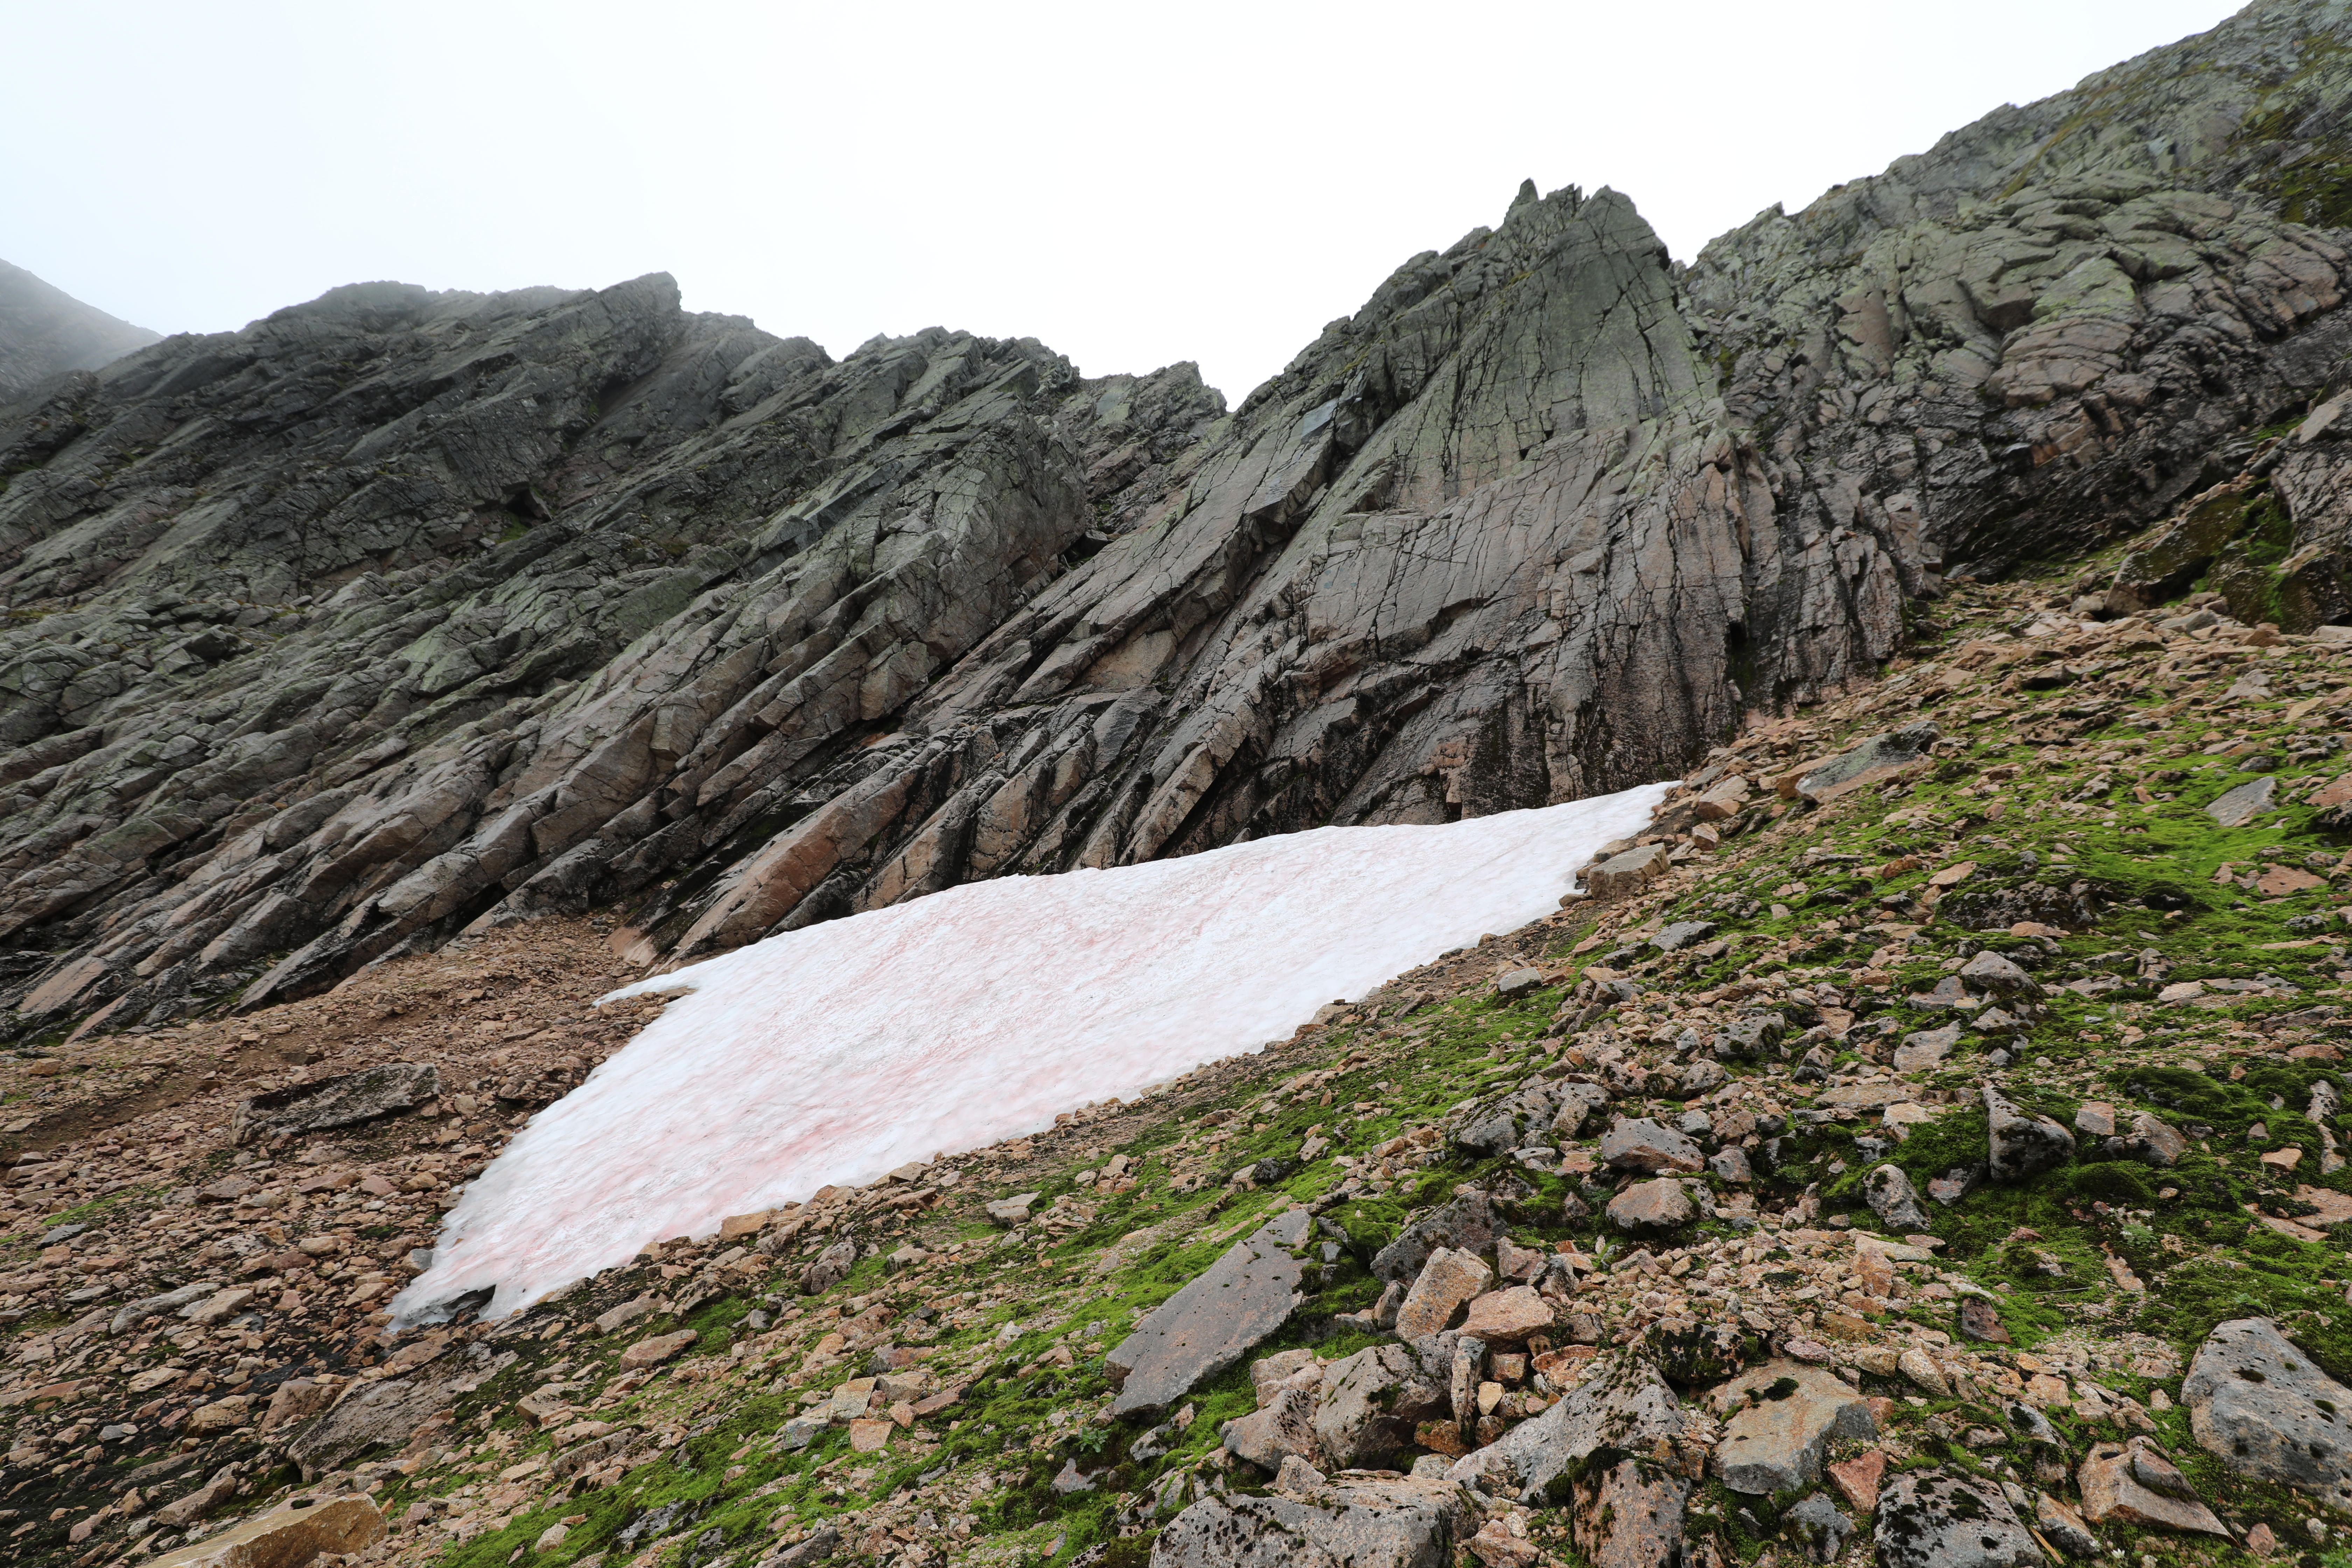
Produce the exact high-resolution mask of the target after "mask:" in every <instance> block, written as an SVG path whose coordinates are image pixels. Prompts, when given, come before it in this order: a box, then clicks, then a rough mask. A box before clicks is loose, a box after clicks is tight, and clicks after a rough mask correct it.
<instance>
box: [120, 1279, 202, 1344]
mask: <svg viewBox="0 0 2352 1568" xmlns="http://www.w3.org/2000/svg"><path fill="white" fill-rule="evenodd" d="M220 1288H221V1286H220V1281H219V1280H217V1279H209V1280H201V1281H199V1282H197V1283H196V1284H194V1285H183V1286H181V1287H180V1288H179V1289H176V1290H166V1291H164V1292H163V1293H162V1294H161V1295H156V1296H142V1297H141V1298H140V1299H139V1300H136V1301H133V1302H131V1305H129V1306H128V1307H125V1308H123V1309H122V1310H121V1311H119V1312H117V1313H115V1314H114V1316H113V1318H112V1319H111V1320H110V1321H108V1323H107V1325H106V1331H107V1332H108V1333H110V1334H119V1333H121V1332H122V1331H124V1330H126V1329H131V1328H135V1327H137V1326H138V1325H139V1324H141V1323H143V1322H145V1321H147V1320H148V1319H150V1318H160V1317H162V1316H163V1315H164V1314H165V1313H167V1312H168V1313H177V1312H179V1311H180V1310H181V1309H182V1308H184V1307H188V1306H191V1305H194V1303H195V1302H198V1301H201V1300H205V1299H207V1298H209V1297H211V1296H214V1295H215V1294H217V1293H218V1292H219V1290H220Z"/></svg>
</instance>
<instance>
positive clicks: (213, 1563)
mask: <svg viewBox="0 0 2352 1568" xmlns="http://www.w3.org/2000/svg"><path fill="white" fill-rule="evenodd" d="M383 1537H384V1521H383V1514H382V1513H380V1512H378V1511H377V1510H376V1506H375V1504H374V1503H373V1502H371V1501H369V1500H367V1499H366V1498H363V1497H358V1496H352V1495H346V1496H342V1497H332V1498H296V1499H294V1500H292V1501H290V1502H288V1503H285V1504H283V1505H281V1506H279V1507H278V1508H274V1509H271V1510H269V1511H268V1512H267V1513H264V1514H260V1515H257V1516H256V1517H255V1518H252V1519H248V1520H245V1521H241V1522H239V1523H236V1524H233V1525H231V1526H229V1527H228V1528H227V1529H226V1530H225V1531H221V1532H220V1533H219V1534H217V1535H212V1536H207V1537H205V1539H204V1540H203V1541H200V1542H195V1543H194V1544H192V1545H188V1546H183V1547H181V1548H180V1549H179V1550H177V1551H176V1552H165V1553H164V1554H163V1555H162V1556H160V1557H157V1558H155V1559H153V1560H152V1564H151V1568H165V1565H168V1568H293V1565H296V1564H299V1563H309V1562H310V1561H312V1560H313V1559H314V1558H317V1557H320V1556H321V1555H324V1554H328V1553H343V1554H350V1553H356V1552H364V1551H366V1550H367V1549H368V1548H369V1547H371V1546H373V1545H374V1544H375V1543H376V1542H379V1541H382V1540H383Z"/></svg>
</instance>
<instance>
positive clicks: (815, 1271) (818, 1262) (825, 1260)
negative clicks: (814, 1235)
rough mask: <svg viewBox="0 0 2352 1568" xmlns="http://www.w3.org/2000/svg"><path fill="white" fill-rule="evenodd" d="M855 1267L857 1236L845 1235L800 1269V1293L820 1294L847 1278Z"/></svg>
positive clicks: (808, 1294) (805, 1294) (807, 1294)
mask: <svg viewBox="0 0 2352 1568" xmlns="http://www.w3.org/2000/svg"><path fill="white" fill-rule="evenodd" d="M856 1267H857V1238H856V1237H851V1236H845V1237H841V1238H840V1239H839V1240H837V1241H835V1243H834V1244H833V1245H832V1246H830V1247H826V1248H825V1249H824V1251H823V1252H820V1253H818V1254H817V1255H816V1257H815V1258H813V1259H811V1260H810V1262H809V1266H808V1267H807V1268H803V1269H802V1270H801V1280H800V1284H801V1294H802V1295H803V1296H822V1295H824V1293H825V1292H826V1291H827V1290H830V1289H833V1288H834V1287H835V1285H838V1284H840V1283H841V1282H842V1281H843V1280H845V1279H848V1278H849V1271H850V1270H851V1269H853V1268H856Z"/></svg>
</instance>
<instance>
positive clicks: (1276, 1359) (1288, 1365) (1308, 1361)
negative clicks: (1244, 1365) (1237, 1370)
mask: <svg viewBox="0 0 2352 1568" xmlns="http://www.w3.org/2000/svg"><path fill="white" fill-rule="evenodd" d="M1314 1365H1315V1352H1313V1351H1311V1350H1307V1349H1304V1348H1301V1349H1298V1350H1287V1351H1276V1352H1274V1353H1273V1354H1272V1355H1269V1356H1260V1357H1259V1358H1258V1359H1257V1360H1255V1361H1254V1362H1252V1363H1250V1369H1249V1370H1250V1388H1251V1390H1252V1391H1253V1392H1254V1393H1255V1394H1256V1395H1257V1403H1258V1408H1259V1409H1261V1410H1263V1409H1265V1406H1266V1405H1267V1404H1268V1403H1270V1402H1271V1401H1272V1400H1273V1398H1274V1396H1275V1395H1276V1394H1278V1393H1280V1392H1281V1391H1282V1389H1283V1387H1284V1385H1285V1384H1288V1383H1290V1382H1291V1381H1292V1380H1293V1379H1294V1378H1297V1375H1298V1374H1299V1373H1302V1372H1305V1371H1306V1370H1307V1368H1309V1367H1312V1366H1314ZM1320 1381H1321V1374H1320V1373H1319V1372H1318V1374H1317V1375H1316V1376H1315V1377H1314V1378H1311V1379H1308V1380H1307V1384H1306V1386H1308V1387H1312V1386H1313V1385H1314V1384H1316V1383H1319V1382H1320Z"/></svg>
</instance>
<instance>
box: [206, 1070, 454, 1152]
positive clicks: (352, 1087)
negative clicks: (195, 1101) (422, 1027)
mask: <svg viewBox="0 0 2352 1568" xmlns="http://www.w3.org/2000/svg"><path fill="white" fill-rule="evenodd" d="M440 1093H441V1075H440V1073H439V1072H438V1071H436V1069H435V1068H432V1067H429V1066H427V1065H426V1064H425V1063H423V1062H386V1063H385V1064H383V1066H382V1067H373V1068H368V1069H367V1070H366V1071H365V1072H354V1073H345V1074H343V1075H342V1076H341V1077H339V1078H322V1079H318V1080H317V1081H315V1082H311V1083H298V1084H296V1085H294V1086H293V1087H292V1088H290V1089H271V1090H270V1091H269V1092H268V1093H267V1094H257V1095H255V1096H253V1097H252V1098H251V1099H249V1100H239V1101H238V1102H237V1107H236V1112H235V1113H234V1114H233V1115H232V1116H231V1117H230V1119H229V1138H230V1140H231V1141H232V1142H236V1143H251V1142H256V1141H257V1140H259V1139H262V1138H267V1137H272V1136H275V1135H276V1134H278V1133H280V1132H292V1133H300V1132H322V1131H326V1130H327V1129H328V1128H331V1127H349V1126H351V1125H352V1124H353V1123H354V1122H360V1121H373V1120H375V1119H376V1118H377V1117H379V1116H392V1115H396V1114H397V1113H399V1112H401V1111H404V1110H415V1109H416V1108H417V1107H418V1106H420V1105H423V1104H424V1103H425V1101H426V1100H434V1099H436V1098H438V1097H439V1095H440Z"/></svg>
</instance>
